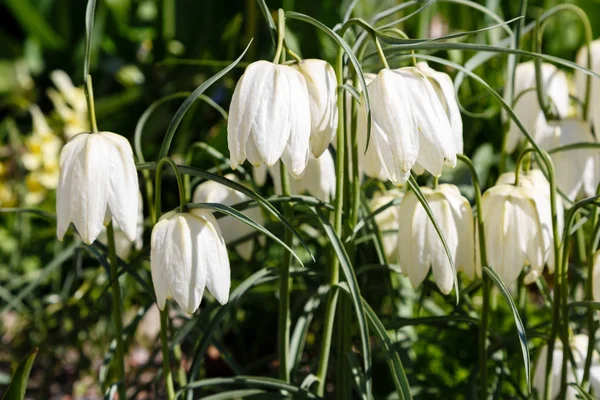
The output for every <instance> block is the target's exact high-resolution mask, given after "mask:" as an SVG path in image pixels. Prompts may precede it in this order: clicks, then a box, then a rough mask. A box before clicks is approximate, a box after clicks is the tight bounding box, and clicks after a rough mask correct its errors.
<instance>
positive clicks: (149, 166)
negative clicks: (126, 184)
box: [137, 163, 315, 261]
mask: <svg viewBox="0 0 600 400" xmlns="http://www.w3.org/2000/svg"><path fill="white" fill-rule="evenodd" d="M177 168H178V169H179V172H180V173H182V174H187V175H193V176H197V177H199V178H203V179H209V180H211V181H214V182H217V183H220V184H221V185H224V186H227V187H228V188H231V189H233V190H237V191H238V192H240V193H243V194H245V195H246V196H248V197H250V198H251V199H253V200H255V201H256V202H257V203H258V204H260V205H261V206H262V207H263V208H264V209H265V210H267V211H268V212H269V213H270V214H271V215H273V216H274V217H275V218H276V219H277V220H278V221H280V222H281V223H282V224H283V225H284V226H285V227H286V228H287V229H289V230H291V231H292V233H293V234H294V235H295V236H296V237H297V238H298V240H299V241H300V244H301V245H302V247H304V248H305V249H306V251H307V252H308V253H309V254H310V256H311V257H312V259H313V261H314V259H315V258H314V256H313V254H312V253H311V251H310V249H309V248H308V246H307V245H306V243H305V242H304V239H302V236H300V234H299V233H298V231H296V229H294V227H293V226H292V225H291V224H290V223H289V221H288V220H287V219H285V218H284V217H283V215H281V213H280V212H279V211H277V209H276V208H275V207H273V205H272V204H271V203H269V202H268V201H267V200H265V199H264V198H263V197H262V196H260V195H259V194H257V193H256V192H254V191H253V190H251V189H248V188H247V187H246V186H244V185H242V184H240V183H237V182H234V181H232V180H230V179H227V178H224V177H222V176H219V175H215V174H212V173H210V172H207V171H203V170H201V169H198V168H194V167H188V166H185V165H177ZM137 169H138V170H140V171H144V170H155V169H156V163H144V164H138V165H137Z"/></svg>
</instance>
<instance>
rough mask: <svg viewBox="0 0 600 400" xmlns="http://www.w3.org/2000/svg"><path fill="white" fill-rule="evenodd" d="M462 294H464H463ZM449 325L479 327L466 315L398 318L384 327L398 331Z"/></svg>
mask: <svg viewBox="0 0 600 400" xmlns="http://www.w3.org/2000/svg"><path fill="white" fill-rule="evenodd" d="M463 293H464V292H463ZM451 323H466V324H469V325H473V326H478V325H479V320H478V319H477V318H473V317H469V316H467V315H439V316H437V315H436V316H432V317H420V318H398V319H397V321H395V322H392V323H390V324H388V325H387V326H386V328H387V329H400V328H404V327H406V326H416V325H447V324H451Z"/></svg>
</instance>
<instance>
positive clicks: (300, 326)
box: [288, 285, 329, 388]
mask: <svg viewBox="0 0 600 400" xmlns="http://www.w3.org/2000/svg"><path fill="white" fill-rule="evenodd" d="M328 290H329V286H328V285H322V286H320V287H319V288H318V289H317V293H315V294H313V295H312V296H310V297H309V298H308V300H307V301H306V303H304V308H303V309H302V314H300V316H299V317H298V319H297V321H296V325H295V326H294V332H293V333H292V336H291V338H290V357H289V363H290V365H289V366H288V370H289V371H291V375H292V376H293V375H295V374H296V373H297V372H298V364H299V363H300V360H301V359H302V352H303V351H304V345H305V344H306V336H307V335H308V328H309V327H310V323H311V321H312V319H313V316H314V313H315V311H316V310H317V308H318V307H319V305H320V304H321V300H322V298H323V296H325V295H326V294H327V291H328ZM302 387H304V386H302ZM304 388H306V387H304Z"/></svg>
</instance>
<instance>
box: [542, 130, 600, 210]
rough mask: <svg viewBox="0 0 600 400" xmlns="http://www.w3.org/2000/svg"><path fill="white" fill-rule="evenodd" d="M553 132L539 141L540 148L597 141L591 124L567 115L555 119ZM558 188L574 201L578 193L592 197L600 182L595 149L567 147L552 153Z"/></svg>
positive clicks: (597, 155) (599, 162) (599, 168)
mask: <svg viewBox="0 0 600 400" xmlns="http://www.w3.org/2000/svg"><path fill="white" fill-rule="evenodd" d="M555 125H556V129H554V135H551V136H547V137H546V138H545V139H544V140H543V141H540V147H542V148H543V149H545V150H551V149H553V148H556V147H559V146H565V145H569V144H573V143H596V142H597V141H596V139H595V138H594V135H592V132H591V130H590V126H589V124H588V123H586V122H585V121H583V120H579V119H572V118H567V119H563V120H561V121H558V122H557V123H556V124H555ZM551 157H552V161H553V162H554V167H555V168H554V169H555V171H556V181H557V184H558V187H559V189H561V190H562V191H563V192H564V193H565V194H566V196H567V197H568V198H569V199H570V200H571V201H575V200H576V199H577V198H578V197H580V196H585V197H589V196H593V195H595V194H596V189H597V187H598V183H600V152H598V149H593V148H590V149H576V150H567V151H562V152H559V153H553V154H552V155H551Z"/></svg>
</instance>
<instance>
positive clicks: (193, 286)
mask: <svg viewBox="0 0 600 400" xmlns="http://www.w3.org/2000/svg"><path fill="white" fill-rule="evenodd" d="M188 218H189V216H188V215H187V214H177V215H176V216H174V217H173V218H172V219H171V221H170V223H169V230H168V232H167V235H168V237H167V240H166V243H165V246H164V249H163V251H164V252H165V253H166V256H165V258H166V265H167V279H168V282H169V290H170V292H171V294H172V295H173V299H174V300H175V301H176V302H177V304H179V307H181V308H182V309H183V310H184V311H185V312H186V313H188V314H193V313H194V311H196V309H197V308H198V306H199V305H200V300H201V299H202V293H203V292H204V286H202V285H199V283H201V282H202V281H201V279H202V275H203V274H202V273H201V272H200V273H198V271H197V270H193V269H194V267H195V268H197V265H195V264H193V263H194V262H195V261H196V257H197V255H196V252H195V248H194V245H195V243H194V242H193V241H192V236H191V231H190V226H189V224H188ZM192 278H194V280H192Z"/></svg>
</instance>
